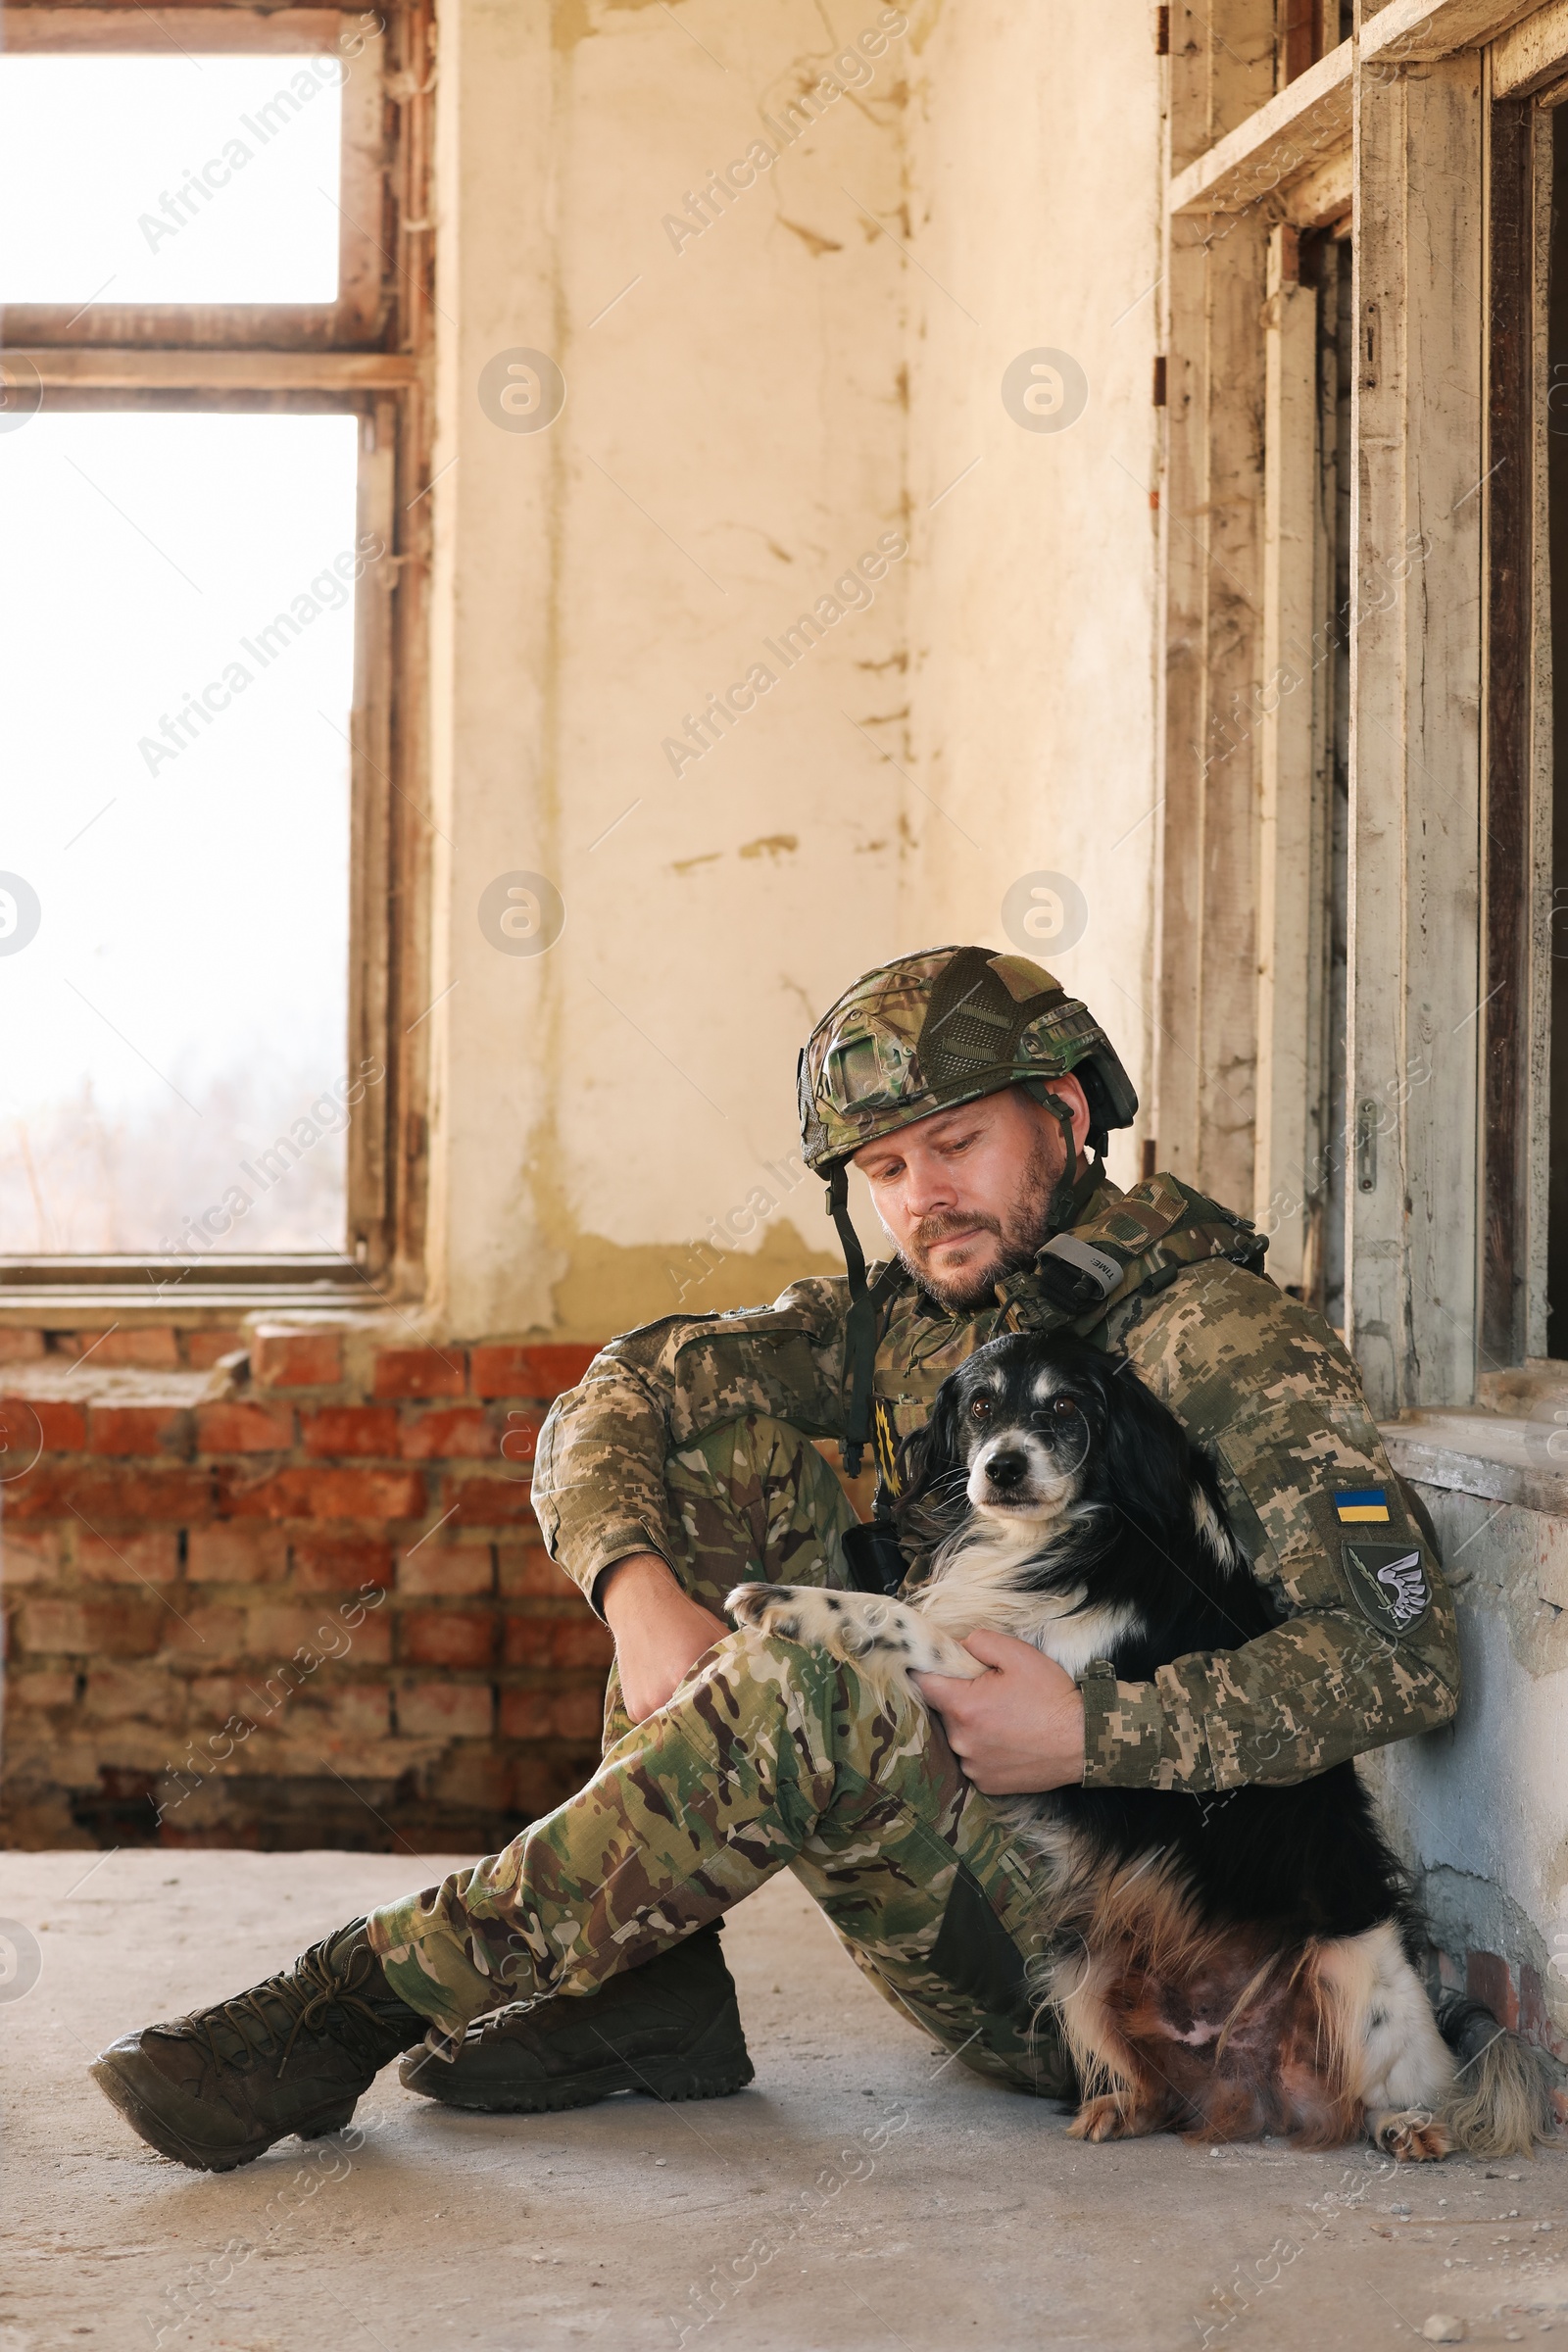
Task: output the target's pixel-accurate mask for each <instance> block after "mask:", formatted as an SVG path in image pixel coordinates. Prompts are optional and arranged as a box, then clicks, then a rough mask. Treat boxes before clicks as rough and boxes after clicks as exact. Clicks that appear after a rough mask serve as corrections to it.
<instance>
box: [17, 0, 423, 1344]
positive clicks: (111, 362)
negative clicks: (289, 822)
mask: <svg viewBox="0 0 1568 2352" xmlns="http://www.w3.org/2000/svg"><path fill="white" fill-rule="evenodd" d="M374 13H375V14H376V16H377V21H378V23H379V25H380V28H381V29H380V31H379V33H378V34H377V35H376V37H375V40H374V44H373V46H374V48H375V51H376V56H375V59H374V66H373V71H369V70H368V71H366V72H364V73H350V75H349V77H348V81H347V83H346V86H345V105H346V107H347V106H348V103H349V93H350V91H355V89H356V82H357V83H358V90H357V93H356V95H355V98H354V101H353V106H352V110H351V111H352V115H353V125H352V136H351V124H350V121H349V118H348V115H347V114H346V117H345V125H344V150H343V152H344V169H345V184H346V185H350V187H351V200H350V202H348V203H345V205H344V207H343V209H344V211H345V213H349V212H350V211H351V210H352V211H353V212H354V213H355V214H356V219H355V221H353V222H350V223H347V224H346V225H345V228H344V231H343V237H344V243H343V246H342V248H341V254H342V260H343V274H342V276H341V278H340V284H341V285H342V287H343V289H344V291H343V293H342V295H341V297H340V300H339V301H338V302H337V303H336V304H335V305H332V306H330V307H318V306H310V305H303V304H302V305H289V306H264V305H255V304H227V305H194V304H192V305H182V306H178V307H177V308H176V307H171V308H167V309H166V308H163V307H156V308H155V307H151V306H149V307H146V308H141V307H138V308H136V309H134V310H130V309H116V310H106V311H104V312H101V313H96V314H93V313H89V314H86V315H84V316H75V317H73V316H72V314H71V313H70V312H69V311H68V310H67V309H65V308H64V307H63V306H53V305H51V306H39V305H16V304H13V305H10V306H8V310H7V318H6V326H7V334H8V344H9V347H8V348H7V350H6V351H5V353H4V355H3V358H0V368H3V371H4V374H5V377H6V382H7V388H8V391H10V392H11V393H12V394H13V396H16V395H22V396H25V397H26V396H33V397H36V398H37V399H38V401H39V402H40V404H41V405H43V406H46V407H48V408H49V409H50V410H54V411H59V412H61V413H70V412H80V411H83V410H103V409H115V410H127V409H128V410H142V411H160V412H164V413H169V412H180V411H192V410H202V411H218V412H230V413H234V412H249V413H270V414H279V413H282V414H300V413H306V414H317V415H320V414H336V415H352V416H354V417H357V418H358V419H359V441H360V454H359V482H358V499H357V507H358V529H359V532H360V533H361V534H362V535H363V534H364V533H366V532H370V533H373V534H374V536H375V537H376V538H377V539H378V540H379V541H380V542H381V544H382V545H383V547H384V548H385V551H386V552H385V554H384V555H383V556H382V557H381V558H379V559H378V560H377V562H376V564H374V565H372V566H370V567H369V568H368V570H367V572H366V575H365V577H364V579H363V580H362V582H361V583H360V591H359V594H358V595H357V597H356V600H355V616H356V617H355V655H354V702H353V711H352V716H351V726H350V773H351V817H350V906H349V921H348V941H349V974H348V1005H349V1014H348V1025H347V1036H346V1040H345V1049H346V1054H347V1062H348V1066H350V1067H354V1066H357V1065H360V1064H363V1063H365V1062H368V1061H372V1060H373V1061H379V1062H380V1063H381V1064H382V1066H383V1068H384V1070H385V1073H386V1075H385V1080H384V1082H383V1083H382V1084H381V1085H380V1086H379V1087H377V1088H376V1089H375V1090H374V1092H373V1094H368V1096H367V1098H366V1103H365V1104H364V1105H363V1106H362V1109H361V1111H360V1113H359V1115H357V1116H356V1117H355V1118H354V1119H353V1120H352V1122H351V1123H350V1125H349V1128H348V1131H347V1133H348V1144H347V1152H348V1164H347V1185H346V1190H347V1203H346V1206H347V1215H346V1233H345V1247H344V1249H343V1250H341V1251H339V1252H332V1253H328V1252H320V1253H318V1252H307V1253H300V1252H287V1251H278V1252H267V1253H262V1254H257V1255H247V1256H237V1255H236V1256H224V1255H222V1254H221V1253H219V1252H216V1251H215V1252H214V1254H213V1255H212V1256H211V1257H207V1258H202V1259H182V1258H164V1259H160V1258H150V1257H146V1256H142V1255H133V1256H123V1257H104V1256H86V1255H79V1254H75V1253H73V1254H71V1255H59V1256H43V1255H30V1256H27V1257H12V1258H5V1259H0V1319H10V1320H16V1319H18V1318H19V1317H21V1318H26V1319H37V1318H38V1317H40V1316H42V1317H43V1318H44V1319H46V1320H48V1319H51V1318H58V1316H59V1315H61V1314H66V1315H68V1316H69V1315H77V1316H79V1315H80V1314H81V1313H82V1312H84V1311H88V1310H89V1309H92V1310H94V1311H97V1310H100V1309H101V1310H109V1309H113V1310H114V1311H116V1312H124V1311H130V1310H132V1309H136V1308H140V1309H146V1310H149V1311H152V1312H154V1313H156V1314H157V1315H158V1316H159V1317H160V1318H161V1319H168V1318H169V1317H170V1316H171V1315H172V1316H173V1317H174V1318H175V1319H178V1317H179V1316H180V1315H181V1314H182V1313H202V1314H212V1313H214V1312H216V1311H220V1310H221V1311H222V1312H223V1313H225V1314H233V1313H237V1312H243V1311H244V1310H245V1309H246V1307H247V1306H249V1305H270V1306H274V1307H275V1306H279V1305H282V1304H302V1305H311V1306H319V1305H321V1304H323V1303H331V1302H333V1301H334V1300H338V1301H352V1302H353V1303H355V1304H357V1305H362V1306H366V1305H373V1304H377V1303H380V1302H382V1301H384V1300H386V1299H416V1298H417V1297H418V1295H419V1294H420V1292H421V1290H422V1288H423V1254H424V1228H425V1214H426V1194H427V1159H428V1152H427V1124H426V1122H427V1110H428V1099H429V1074H428V1041H429V1031H428V1029H427V1028H426V1027H425V1026H424V1025H423V1024H424V1015H425V1014H426V1013H427V1011H428V1010H429V1008H430V989H429V969H430V954H429V877H430V862H431V841H432V837H433V835H434V832H435V827H434V824H433V820H432V818H431V816H430V813H429V760H428V750H427V744H428V657H427V592H428V578H429V559H430V530H431V518H430V501H429V499H428V498H427V496H426V495H425V493H426V492H427V490H428V489H429V487H430V480H431V473H430V454H429V453H430V445H431V437H432V413H431V345H432V321H433V314H434V297H433V285H432V277H433V262H432V254H431V241H430V238H429V235H428V230H429V228H430V216H429V202H428V193H429V181H430V163H431V128H432V123H431V111H430V110H431V92H432V90H433V87H434V24H433V14H432V6H431V0H400V4H397V0H395V4H394V5H390V6H388V7H386V8H385V9H384V10H382V11H379V12H374ZM366 20H367V12H366V11H365V10H364V9H362V8H359V7H349V6H344V7H343V8H340V9H322V8H318V9H310V10H301V9H292V8H282V9H277V10H272V11H270V12H266V13H262V12H258V11H257V10H255V9H253V8H250V7H247V6H243V5H239V4H238V0H236V4H235V5H234V6H232V7H223V6H214V5H212V0H206V4H205V5H201V6H191V7H181V6H177V5H176V6H173V7H164V8H161V9H157V10H149V9H147V8H145V7H142V6H139V5H137V4H136V0H121V4H119V5H114V6H108V7H105V6H101V5H100V6H95V7H91V8H86V7H83V8H76V7H71V6H65V7H61V6H55V7H52V8H47V9H42V8H40V9H32V8H25V7H23V8H15V9H13V10H11V11H9V12H8V17H7V36H8V40H9V41H10V43H11V45H12V46H13V47H14V48H22V49H25V50H27V51H29V52H30V53H37V52H39V51H41V50H55V51H65V52H69V53H73V54H80V53H82V52H84V51H87V50H110V51H119V52H122V53H123V52H125V51H127V50H134V51H138V52H145V51H147V50H149V49H154V48H156V47H157V45H158V43H159V42H160V40H162V39H170V40H173V41H174V42H175V43H176V44H178V45H182V46H183V47H184V48H186V49H195V50H208V51H211V52H215V53H217V52H221V51H223V50H225V49H226V50H229V51H233V50H236V49H241V50H255V49H257V48H259V47H267V46H276V47H279V48H283V49H294V50H298V49H300V48H304V49H307V50H309V49H316V50H317V51H319V52H321V51H333V52H334V53H337V54H342V52H341V51H339V50H338V49H337V42H338V40H339V37H340V35H342V34H343V30H344V27H345V26H348V27H357V28H358V29H359V30H360V31H363V29H364V26H365V24H366ZM356 63H357V64H358V63H363V59H362V60H357V61H356ZM361 199H364V205H365V210H367V211H368V209H369V208H370V206H371V204H372V203H373V205H374V206H375V208H376V210H375V218H374V221H367V220H365V219H364V217H363V214H362V213H361ZM362 232H368V233H362ZM368 256H373V259H374V270H373V284H372V282H371V278H370V275H369V262H368V259H367V257H368Z"/></svg>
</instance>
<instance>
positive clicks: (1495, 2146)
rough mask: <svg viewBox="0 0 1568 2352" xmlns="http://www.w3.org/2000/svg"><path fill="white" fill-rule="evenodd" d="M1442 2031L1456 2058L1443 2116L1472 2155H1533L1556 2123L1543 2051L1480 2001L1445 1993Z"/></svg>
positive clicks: (1440, 2022) (1440, 2004) (1439, 2010)
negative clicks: (1509, 2029) (1499, 2021)
mask: <svg viewBox="0 0 1568 2352" xmlns="http://www.w3.org/2000/svg"><path fill="white" fill-rule="evenodd" d="M1437 2016H1438V2031H1439V2033H1440V2034H1442V2035H1443V2038H1444V2040H1445V2041H1446V2043H1447V2045H1448V2047H1449V2049H1450V2050H1451V2051H1452V2052H1453V2055H1454V2059H1455V2061H1456V2065H1455V2070H1454V2080H1453V2088H1452V2089H1451V2091H1450V2092H1449V2094H1448V2097H1447V2100H1446V2104H1445V2107H1444V2112H1443V2120H1444V2122H1445V2123H1446V2125H1447V2127H1448V2129H1449V2131H1451V2132H1452V2133H1453V2136H1454V2138H1455V2139H1456V2140H1457V2141H1458V2144H1459V2146H1460V2147H1461V2148H1463V2149H1464V2150H1465V2152H1466V2154H1467V2155H1471V2156H1532V2155H1534V2153H1535V2147H1536V2142H1537V2141H1538V2140H1543V2139H1549V2138H1550V2137H1551V2136H1552V2131H1553V2127H1554V2124H1555V2120H1556V2119H1555V2117H1554V2115H1553V2113H1552V2105H1551V2090H1550V2085H1549V2083H1548V2082H1547V2078H1546V2070H1545V2066H1544V2062H1543V2060H1542V2059H1541V2057H1540V2055H1539V2053H1538V2052H1537V2051H1535V2050H1533V2049H1532V2048H1531V2047H1530V2045H1529V2043H1528V2042H1526V2041H1522V2040H1521V2039H1520V2037H1519V2035H1518V2034H1510V2033H1509V2031H1508V2029H1507V2027H1506V2026H1503V2025H1499V2024H1498V2022H1497V2020H1496V2019H1495V2017H1494V2016H1493V2014H1492V2011H1491V2010H1490V2009H1489V2008H1488V2007H1487V2006H1486V2004H1485V2003H1484V2002H1482V2001H1477V2000H1471V1999H1470V1998H1468V1997H1467V1995H1465V1994H1464V1993H1462V1992H1449V1993H1445V1994H1444V1996H1443V1998H1442V1999H1441V2000H1440V2001H1439V2002H1438V2005H1437Z"/></svg>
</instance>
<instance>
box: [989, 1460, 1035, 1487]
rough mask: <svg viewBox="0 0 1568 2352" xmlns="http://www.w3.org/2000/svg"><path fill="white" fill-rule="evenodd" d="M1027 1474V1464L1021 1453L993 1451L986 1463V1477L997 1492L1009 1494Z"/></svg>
mask: <svg viewBox="0 0 1568 2352" xmlns="http://www.w3.org/2000/svg"><path fill="white" fill-rule="evenodd" d="M1028 1475H1029V1464H1028V1462H1027V1460H1026V1459H1025V1458H1024V1456H1023V1455H1022V1454H1021V1453H1017V1452H1011V1453H994V1454H993V1455H992V1456H991V1459H990V1461H989V1462H987V1464H986V1477H987V1478H988V1479H989V1480H990V1482H991V1484H992V1486H993V1487H995V1488H996V1490H997V1493H998V1494H999V1495H1007V1494H1010V1493H1011V1491H1012V1489H1013V1488H1014V1487H1021V1486H1022V1485H1023V1482H1024V1480H1025V1479H1026V1478H1027V1477H1028Z"/></svg>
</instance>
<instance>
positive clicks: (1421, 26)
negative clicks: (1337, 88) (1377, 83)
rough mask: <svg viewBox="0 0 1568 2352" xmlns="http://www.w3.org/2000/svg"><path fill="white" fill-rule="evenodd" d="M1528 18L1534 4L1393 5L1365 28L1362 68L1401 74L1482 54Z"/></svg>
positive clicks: (1505, 0)
mask: <svg viewBox="0 0 1568 2352" xmlns="http://www.w3.org/2000/svg"><path fill="white" fill-rule="evenodd" d="M1530 13H1531V11H1530V0H1523V5H1522V6H1521V4H1520V0H1389V5H1388V7H1387V8H1382V9H1379V11H1378V13H1377V15H1376V16H1375V17H1368V18H1367V19H1366V20H1365V22H1364V23H1363V25H1362V26H1361V43H1360V46H1361V63H1362V65H1363V66H1370V65H1373V64H1376V65H1377V66H1378V68H1379V69H1380V71H1382V70H1387V69H1390V68H1392V69H1395V70H1397V68H1398V67H1400V66H1405V65H1418V64H1426V63H1430V62H1432V61H1433V60H1435V59H1437V58H1440V57H1451V56H1453V54H1454V52H1455V51H1456V50H1459V49H1479V48H1483V47H1484V46H1485V45H1486V43H1487V42H1488V41H1495V40H1496V39H1497V37H1498V35H1499V34H1500V33H1504V32H1506V31H1507V30H1508V28H1509V26H1510V25H1517V24H1518V23H1519V20H1520V19H1521V17H1527V16H1529V14H1530Z"/></svg>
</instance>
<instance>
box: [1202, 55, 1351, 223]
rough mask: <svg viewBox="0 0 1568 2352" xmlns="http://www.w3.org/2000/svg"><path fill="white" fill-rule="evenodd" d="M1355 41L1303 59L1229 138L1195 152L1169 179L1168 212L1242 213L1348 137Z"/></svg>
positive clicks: (1343, 144)
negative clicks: (1311, 60) (1305, 63)
mask: <svg viewBox="0 0 1568 2352" xmlns="http://www.w3.org/2000/svg"><path fill="white" fill-rule="evenodd" d="M1354 56H1355V43H1354V42H1353V41H1341V43H1340V45H1339V47H1338V48H1337V49H1331V50H1330V52H1329V54H1328V56H1327V57H1325V58H1320V59H1319V61H1318V63H1317V64H1316V65H1315V66H1309V67H1308V68H1307V70H1306V72H1305V73H1302V74H1300V75H1299V77H1298V78H1297V79H1296V80H1295V81H1293V82H1291V83H1290V84H1289V85H1288V87H1287V88H1285V89H1283V90H1281V91H1280V92H1279V93H1278V95H1277V96H1276V97H1273V98H1271V99H1270V100H1269V102H1268V104H1267V105H1266V106H1260V107H1259V108H1258V110H1257V112H1256V114H1254V115H1252V116H1250V117H1249V119H1248V121H1247V122H1245V123H1241V124H1240V125H1239V126H1238V127H1237V128H1236V129H1235V130H1233V131H1232V132H1231V133H1230V135H1229V137H1227V138H1223V139H1221V140H1220V141H1219V143H1218V145H1217V146H1214V147H1211V148H1210V149H1209V150H1208V152H1207V154H1205V155H1201V156H1200V157H1199V158H1198V160H1197V162H1196V163H1193V164H1190V165H1189V166H1188V167H1187V169H1186V171H1185V172H1179V173H1178V174H1177V176H1176V177H1175V178H1174V179H1173V180H1172V181H1171V183H1170V190H1169V194H1168V197H1167V204H1168V207H1169V210H1170V211H1171V212H1172V213H1175V214H1180V213H1244V212H1247V211H1248V210H1249V209H1250V207H1251V206H1252V205H1254V204H1259V203H1261V202H1263V201H1264V199H1265V198H1267V197H1269V196H1271V195H1272V194H1273V193H1274V190H1275V189H1276V188H1280V187H1284V186H1286V185H1288V184H1289V183H1290V181H1292V180H1293V179H1298V178H1299V177H1300V176H1301V174H1302V173H1303V172H1309V171H1310V170H1311V169H1312V167H1313V165H1314V164H1316V163H1317V162H1319V161H1320V159H1321V158H1322V157H1323V156H1325V155H1327V154H1329V153H1331V152H1332V151H1333V150H1334V149H1335V148H1337V147H1343V146H1345V145H1347V144H1348V140H1349V136H1350V77H1351V70H1352V66H1353V63H1354Z"/></svg>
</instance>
